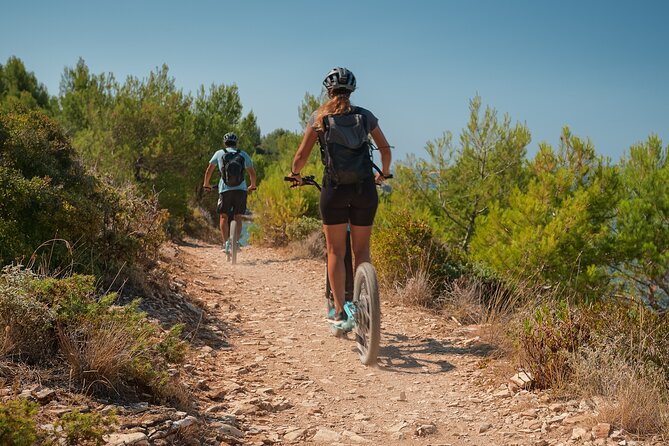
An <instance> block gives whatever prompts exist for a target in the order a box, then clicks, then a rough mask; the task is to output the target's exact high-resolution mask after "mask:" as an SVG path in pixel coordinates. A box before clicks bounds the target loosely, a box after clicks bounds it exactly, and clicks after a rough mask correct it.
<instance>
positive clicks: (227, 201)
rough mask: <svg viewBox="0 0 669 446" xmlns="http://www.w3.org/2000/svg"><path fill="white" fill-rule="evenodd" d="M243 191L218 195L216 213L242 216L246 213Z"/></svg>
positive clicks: (230, 191)
mask: <svg viewBox="0 0 669 446" xmlns="http://www.w3.org/2000/svg"><path fill="white" fill-rule="evenodd" d="M247 195H248V194H247V192H246V191H245V190H228V191H225V192H222V193H220V194H218V207H217V209H218V213H219V214H232V215H242V214H243V213H244V212H246V196H247Z"/></svg>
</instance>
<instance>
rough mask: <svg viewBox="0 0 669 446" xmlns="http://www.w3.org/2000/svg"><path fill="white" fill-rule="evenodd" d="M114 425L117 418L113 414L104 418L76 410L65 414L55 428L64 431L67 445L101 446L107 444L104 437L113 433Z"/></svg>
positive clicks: (98, 414) (95, 413)
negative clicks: (87, 445)
mask: <svg viewBox="0 0 669 446" xmlns="http://www.w3.org/2000/svg"><path fill="white" fill-rule="evenodd" d="M114 423H116V416H115V414H113V413H112V414H110V415H109V416H104V415H102V414H100V413H97V412H91V413H80V412H79V411H78V410H74V411H72V412H70V413H66V414H64V415H63V416H62V417H61V418H60V420H58V421H57V422H56V423H55V426H56V427H60V428H62V429H63V431H62V433H63V435H64V436H65V440H66V441H67V444H70V445H84V444H94V445H96V446H101V445H104V444H106V442H105V440H103V436H104V435H105V434H107V433H109V432H111V430H112V425H113V424H114Z"/></svg>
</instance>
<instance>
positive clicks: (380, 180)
mask: <svg viewBox="0 0 669 446" xmlns="http://www.w3.org/2000/svg"><path fill="white" fill-rule="evenodd" d="M392 177H393V174H392V173H389V174H388V175H384V174H382V173H381V172H377V174H376V176H375V177H374V181H375V182H376V184H382V183H383V182H384V181H386V180H389V179H391V178H392Z"/></svg>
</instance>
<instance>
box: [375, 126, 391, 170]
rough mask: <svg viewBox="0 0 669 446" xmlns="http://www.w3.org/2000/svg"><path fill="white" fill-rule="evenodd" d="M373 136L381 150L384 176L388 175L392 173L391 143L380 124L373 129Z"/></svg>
mask: <svg viewBox="0 0 669 446" xmlns="http://www.w3.org/2000/svg"><path fill="white" fill-rule="evenodd" d="M372 138H374V142H375V143H376V147H378V148H379V152H381V171H382V172H383V175H384V176H388V175H390V162H391V161H392V154H391V153H390V144H388V140H387V139H386V135H384V134H383V132H382V131H381V127H379V126H376V128H375V129H374V130H372Z"/></svg>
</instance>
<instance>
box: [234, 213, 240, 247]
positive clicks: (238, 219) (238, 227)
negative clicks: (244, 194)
mask: <svg viewBox="0 0 669 446" xmlns="http://www.w3.org/2000/svg"><path fill="white" fill-rule="evenodd" d="M235 221H236V222H237V230H236V231H235V240H237V241H238V242H239V239H240V238H241V236H242V215H241V214H236V215H235Z"/></svg>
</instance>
